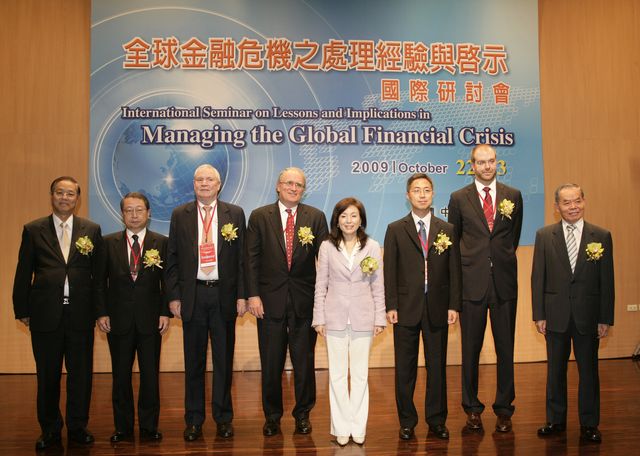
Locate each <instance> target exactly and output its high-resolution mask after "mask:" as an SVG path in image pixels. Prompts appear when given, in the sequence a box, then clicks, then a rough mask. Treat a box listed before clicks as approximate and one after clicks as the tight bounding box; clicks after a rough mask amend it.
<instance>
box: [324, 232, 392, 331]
mask: <svg viewBox="0 0 640 456" xmlns="http://www.w3.org/2000/svg"><path fill="white" fill-rule="evenodd" d="M366 257H371V258H374V259H375V260H376V261H377V262H378V269H377V270H376V271H375V272H374V273H373V274H371V275H366V274H364V273H363V272H362V270H361V269H360V262H361V261H362V260H363V259H364V258H366ZM347 321H350V322H351V327H352V328H353V330H354V331H373V327H374V326H386V325H387V323H386V315H385V306H384V278H383V265H382V252H381V251H380V244H378V243H377V242H376V241H374V240H373V239H368V240H367V243H366V244H365V246H364V247H363V248H362V249H361V250H359V251H358V252H357V253H356V255H355V258H354V260H353V269H349V262H348V261H347V259H346V258H345V257H344V255H343V254H342V252H340V251H339V250H338V249H337V248H336V246H335V245H334V244H333V243H332V242H331V241H330V240H326V241H324V242H323V243H322V244H321V245H320V252H319V254H318V275H317V277H316V289H315V300H314V304H313V323H311V326H318V325H325V326H326V327H327V329H329V330H336V331H340V330H343V329H345V328H346V327H347Z"/></svg>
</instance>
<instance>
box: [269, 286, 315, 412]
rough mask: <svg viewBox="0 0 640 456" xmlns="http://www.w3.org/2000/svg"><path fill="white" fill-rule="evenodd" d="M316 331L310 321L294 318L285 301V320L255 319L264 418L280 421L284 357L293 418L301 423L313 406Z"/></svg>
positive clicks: (293, 311) (288, 301)
mask: <svg viewBox="0 0 640 456" xmlns="http://www.w3.org/2000/svg"><path fill="white" fill-rule="evenodd" d="M316 337H317V333H316V331H315V330H314V329H313V328H312V327H311V318H299V317H298V316H296V313H295V310H294V306H293V302H292V300H291V299H290V298H289V299H288V300H287V305H286V312H285V316H284V318H281V319H273V318H267V317H265V318H263V319H258V345H259V347H260V364H261V366H262V408H263V410H264V415H265V418H267V419H272V420H275V421H280V418H281V417H282V414H283V406H282V373H283V371H284V363H285V359H286V356H287V346H288V347H289V356H290V357H291V364H293V382H294V389H295V398H296V404H295V406H294V408H293V413H292V415H293V417H294V418H295V419H303V418H308V417H309V412H310V411H311V409H312V408H313V406H314V405H315V403H316V377H315V346H316Z"/></svg>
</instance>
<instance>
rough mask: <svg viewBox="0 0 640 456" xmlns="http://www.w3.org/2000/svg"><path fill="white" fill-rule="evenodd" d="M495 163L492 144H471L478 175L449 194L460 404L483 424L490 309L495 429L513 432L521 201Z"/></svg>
mask: <svg viewBox="0 0 640 456" xmlns="http://www.w3.org/2000/svg"><path fill="white" fill-rule="evenodd" d="M497 164H498V162H497V159H496V151H495V149H494V148H493V147H491V146H489V145H487V144H481V145H478V146H476V147H474V148H473V150H472V151H471V166H472V168H473V171H474V173H475V179H474V181H473V182H472V183H471V184H470V185H467V186H466V187H463V188H462V189H460V190H458V191H456V192H454V193H452V194H451V199H450V200H449V222H450V223H452V224H453V225H454V226H455V230H456V234H457V237H458V238H459V239H460V255H461V261H462V312H461V314H460V327H461V330H462V407H463V408H464V411H465V412H466V413H467V428H468V429H470V430H473V431H479V430H482V419H481V414H482V411H483V410H484V404H482V402H480V400H479V399H478V364H479V360H480V351H481V350H482V344H483V341H484V332H485V329H486V326H487V311H488V312H489V314H490V316H491V331H492V333H493V339H494V345H495V350H496V356H497V370H498V375H497V390H496V396H495V402H494V403H493V411H494V413H495V414H496V415H497V422H496V431H498V432H509V431H511V416H512V415H513V411H514V406H513V404H512V403H513V400H514V399H515V387H514V380H513V344H514V334H515V324H516V303H517V299H518V264H517V259H516V249H517V248H518V243H519V241H520V231H521V229H522V214H523V211H522V209H523V207H522V195H521V194H520V191H519V190H517V189H515V188H512V187H509V186H507V185H504V184H502V183H500V182H497V180H496V167H497Z"/></svg>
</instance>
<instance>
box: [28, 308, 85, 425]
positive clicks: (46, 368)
mask: <svg viewBox="0 0 640 456" xmlns="http://www.w3.org/2000/svg"><path fill="white" fill-rule="evenodd" d="M70 312H71V310H70V308H69V307H68V306H65V308H64V310H63V315H62V319H61V321H60V325H59V326H58V327H57V328H56V329H55V330H54V331H48V332H39V331H32V332H31V345H32V347H33V356H34V358H35V361H36V372H37V377H38V397H37V407H38V422H39V423H40V427H41V428H42V432H43V433H47V432H60V430H61V429H62V426H63V420H62V414H61V413H60V378H61V376H62V362H63V360H64V364H65V367H66V369H67V407H66V422H67V429H68V430H70V431H73V430H77V429H82V428H85V427H86V426H87V423H88V422H89V404H90V402H91V379H92V377H91V376H92V372H93V328H91V329H88V330H87V329H85V330H76V329H73V328H72V327H71V315H70Z"/></svg>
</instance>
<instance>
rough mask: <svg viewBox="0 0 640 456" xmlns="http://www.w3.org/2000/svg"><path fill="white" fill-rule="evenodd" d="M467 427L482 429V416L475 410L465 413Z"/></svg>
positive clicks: (472, 429)
mask: <svg viewBox="0 0 640 456" xmlns="http://www.w3.org/2000/svg"><path fill="white" fill-rule="evenodd" d="M467 429H469V430H471V431H481V430H482V418H480V414H479V413H476V412H471V413H467Z"/></svg>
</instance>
